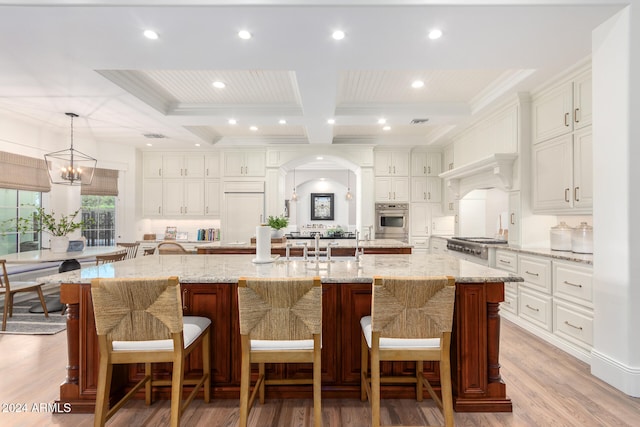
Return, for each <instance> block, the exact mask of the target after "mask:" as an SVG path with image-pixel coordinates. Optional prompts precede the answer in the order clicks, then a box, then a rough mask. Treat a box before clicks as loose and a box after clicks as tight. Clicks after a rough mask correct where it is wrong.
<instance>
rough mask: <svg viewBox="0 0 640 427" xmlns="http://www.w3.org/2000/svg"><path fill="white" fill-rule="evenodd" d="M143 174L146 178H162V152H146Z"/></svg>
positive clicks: (143, 161) (143, 159)
mask: <svg viewBox="0 0 640 427" xmlns="http://www.w3.org/2000/svg"><path fill="white" fill-rule="evenodd" d="M142 174H143V176H144V178H150V179H153V178H162V153H144V155H143V157H142Z"/></svg>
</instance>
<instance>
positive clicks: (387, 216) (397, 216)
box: [375, 203, 409, 243]
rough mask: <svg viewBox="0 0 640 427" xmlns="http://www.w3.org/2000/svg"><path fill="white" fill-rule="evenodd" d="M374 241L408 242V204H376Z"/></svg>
mask: <svg viewBox="0 0 640 427" xmlns="http://www.w3.org/2000/svg"><path fill="white" fill-rule="evenodd" d="M375 233H376V239H393V240H400V241H402V242H405V243H408V242H409V204H408V203H376V229H375Z"/></svg>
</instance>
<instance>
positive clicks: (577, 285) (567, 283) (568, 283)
mask: <svg viewBox="0 0 640 427" xmlns="http://www.w3.org/2000/svg"><path fill="white" fill-rule="evenodd" d="M564 283H565V284H566V285H569V286H575V287H576V288H581V287H582V285H581V284H579V283H571V282H567V281H566V280H565V281H564Z"/></svg>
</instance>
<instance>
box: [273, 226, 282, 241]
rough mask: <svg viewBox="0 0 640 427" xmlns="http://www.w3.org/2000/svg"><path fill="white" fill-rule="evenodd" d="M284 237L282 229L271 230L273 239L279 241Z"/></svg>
mask: <svg viewBox="0 0 640 427" xmlns="http://www.w3.org/2000/svg"><path fill="white" fill-rule="evenodd" d="M282 236H284V229H283V228H281V229H279V230H276V229H275V228H274V229H272V230H271V238H273V239H279V238H281V237H282Z"/></svg>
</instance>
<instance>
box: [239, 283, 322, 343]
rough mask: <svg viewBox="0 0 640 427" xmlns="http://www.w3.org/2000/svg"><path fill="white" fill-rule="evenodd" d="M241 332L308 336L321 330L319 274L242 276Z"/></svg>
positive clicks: (275, 336) (267, 336)
mask: <svg viewBox="0 0 640 427" xmlns="http://www.w3.org/2000/svg"><path fill="white" fill-rule="evenodd" d="M238 311H239V318H240V334H241V335H248V336H249V337H250V339H252V340H307V339H313V335H314V334H316V335H319V334H320V333H321V332H322V285H321V283H320V278H319V277H310V278H281V279H280V278H278V279H272V278H240V279H239V280H238Z"/></svg>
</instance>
